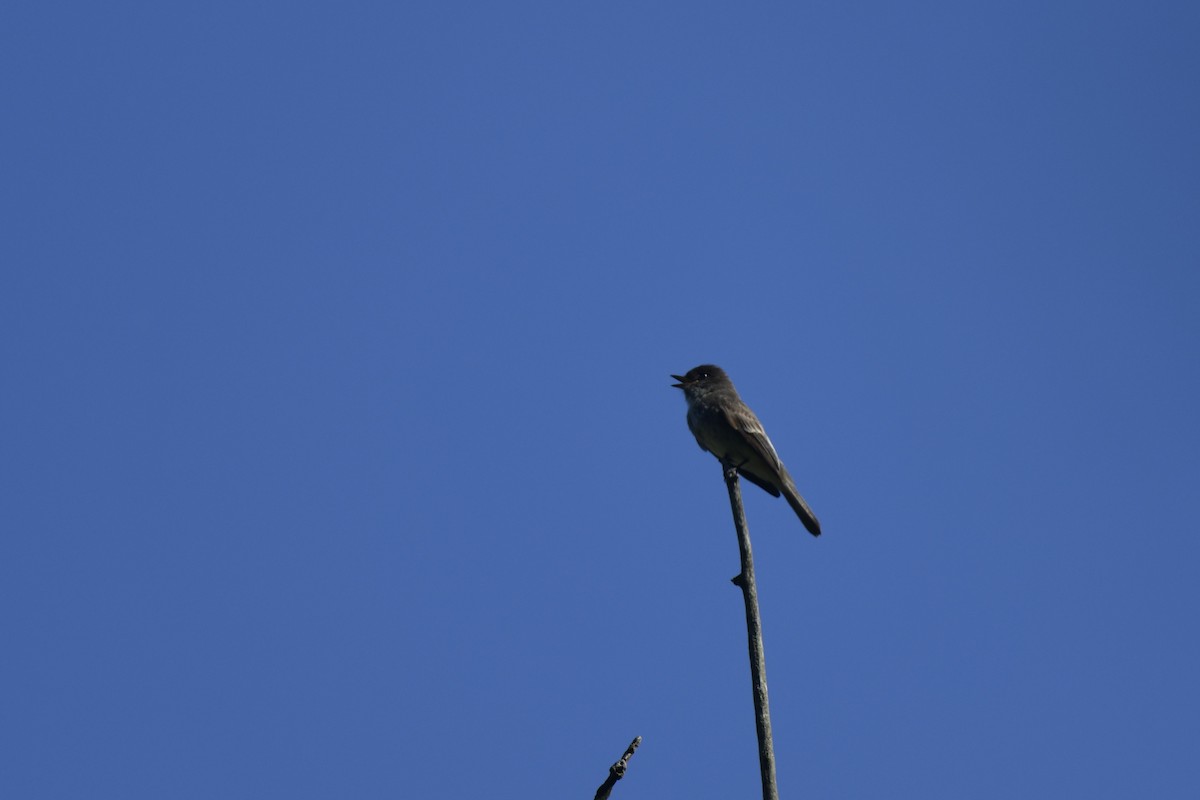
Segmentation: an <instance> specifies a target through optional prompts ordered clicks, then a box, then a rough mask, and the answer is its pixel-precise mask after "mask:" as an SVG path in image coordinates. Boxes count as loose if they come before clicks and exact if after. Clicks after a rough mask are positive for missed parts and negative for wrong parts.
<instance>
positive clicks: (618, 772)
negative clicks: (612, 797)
mask: <svg viewBox="0 0 1200 800" xmlns="http://www.w3.org/2000/svg"><path fill="white" fill-rule="evenodd" d="M641 743H642V737H640V736H635V737H633V741H632V742H630V743H629V747H626V748H625V755H623V756H621V758H620V760H618V761H617V763H615V764H613V765H612V766H611V767H609V768H608V777H607V778H605V779H604V783H602V784H600V788H599V789H597V790H596V800H608V796H609V794H610V793H611V792H612V789H613V786H615V785H616V784H617V781H619V780H621V778H624V777H625V768H626V767H628V766H629V759H630V758H631V757H632V756H633V751H634V750H637V749H638V745H639V744H641Z"/></svg>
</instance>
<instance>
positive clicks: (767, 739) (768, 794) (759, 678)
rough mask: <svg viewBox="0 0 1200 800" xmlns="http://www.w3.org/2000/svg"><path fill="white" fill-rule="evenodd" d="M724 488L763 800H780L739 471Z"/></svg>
mask: <svg viewBox="0 0 1200 800" xmlns="http://www.w3.org/2000/svg"><path fill="white" fill-rule="evenodd" d="M723 467H724V469H725V486H726V488H728V489H729V505H730V508H732V510H733V524H734V527H736V528H737V537H738V551H739V553H740V554H741V557H742V571H741V572H740V573H739V574H738V576H737V577H735V578H734V579H733V583H734V585H735V586H738V587H741V590H742V598H743V599H744V600H745V601H746V636H747V638H748V640H749V644H750V682H751V685H752V687H753V689H754V723H755V727H756V728H757V731H758V766H759V770H760V771H761V773H762V787H763V800H779V787H778V786H777V785H776V783H775V745H774V743H773V742H772V741H771V709H770V704H769V703H768V702H767V662H766V657H765V656H764V655H763V636H762V620H761V619H760V618H759V615H758V588H757V586H755V583H754V557H753V556H752V555H751V553H750V530H749V528H747V526H746V510H745V509H744V508H743V507H742V490H741V488H740V487H739V486H738V475H737V467H736V466H730V465H728V464H724V465H723Z"/></svg>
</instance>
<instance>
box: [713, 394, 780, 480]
mask: <svg viewBox="0 0 1200 800" xmlns="http://www.w3.org/2000/svg"><path fill="white" fill-rule="evenodd" d="M725 419H726V420H727V421H728V422H729V425H730V427H732V428H733V429H734V430H735V431H739V432H740V433H741V434H742V435H743V437H744V438H745V440H746V442H747V443H748V444H749V445H750V447H751V448H752V449H753V450H754V452H755V454H756V455H757V456H758V457H759V458H761V459H762V460H763V461H764V462H765V463H766V465H767V466H768V467H770V468H771V469H772V470H774V471H775V472H776V474H778V473H780V472H782V471H783V464H781V463H780V461H779V454H778V453H776V452H775V445H773V444H771V440H770V439H768V438H767V432H766V431H765V430H763V426H762V423H761V422H759V421H758V417H756V416H754V412H753V411H751V410H750V409H748V408H746V407H745V406H742V408H741V409H728V408H726V409H725Z"/></svg>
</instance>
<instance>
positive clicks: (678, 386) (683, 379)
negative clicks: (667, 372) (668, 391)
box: [671, 375, 686, 389]
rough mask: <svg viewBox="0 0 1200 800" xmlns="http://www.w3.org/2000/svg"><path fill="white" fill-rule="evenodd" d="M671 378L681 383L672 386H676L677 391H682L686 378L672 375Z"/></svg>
mask: <svg viewBox="0 0 1200 800" xmlns="http://www.w3.org/2000/svg"><path fill="white" fill-rule="evenodd" d="M671 377H672V378H674V379H675V380H677V381H679V383H672V384H671V385H672V386H674V387H675V388H676V389H682V388H683V382H684V381H685V380H686V378H684V377H683V376H682V375H672V376H671Z"/></svg>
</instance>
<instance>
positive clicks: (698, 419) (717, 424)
mask: <svg viewBox="0 0 1200 800" xmlns="http://www.w3.org/2000/svg"><path fill="white" fill-rule="evenodd" d="M671 377H672V378H674V379H675V380H677V381H679V382H678V383H673V384H671V385H672V386H673V387H674V388H676V389H681V390H683V396H684V399H685V400H687V407H688V411H687V424H688V429H689V430H690V431H691V432H692V435H693V436H695V437H696V443H697V444H699V445H700V449H701V450H704V451H705V452H708V453H712V454H713V455H714V456H716V457H717V460H718V461H720V462H721V463H722V464H726V465H728V466H731V467H736V468H737V471H738V474H739V475H741V476H742V477H743V478H745V479H746V480H748V481H750V482H751V483H753V484H754V485H755V486H758V487H759V488H761V489H763V490H764V491H766V492H767V493H768V494H771V495H773V496H775V497H779V495H780V494H782V495H783V496H784V497H785V498H786V499H787V501H788V505H790V506H791V507H792V510H793V511H795V512H796V516H798V517H799V518H800V521H801V522H802V523H804V527H805V528H807V529H808V532H809V533H811V534H812V535H813V536H820V535H821V523H820V522H818V521H817V516H816V514H814V513H813V511H812V509H811V508H809V507H808V503H806V502H804V498H803V497H801V496H800V492H799V491H797V489H796V484H795V482H794V481H793V480H792V476H791V475H790V474H788V471H787V468H786V467H784V466H783V462H782V461H780V460H779V454H778V453H776V452H775V446H774V445H773V444H771V440H770V439H768V438H767V432H766V431H765V430H763V426H762V423H761V422H759V421H758V417H756V416H755V415H754V412H753V411H751V410H750V407H749V406H747V405H746V404H745V403H744V402H742V398H741V397H740V396H739V395H738V392H737V389H735V388H734V386H733V381H731V380H730V379H729V376H728V375H726V374H725V370H723V369H721V368H720V367H718V366H714V365H712V364H702V365H700V366H698V367H695V368H694V369H690V370H688V372H687V374H686V375H672V376H671Z"/></svg>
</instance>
